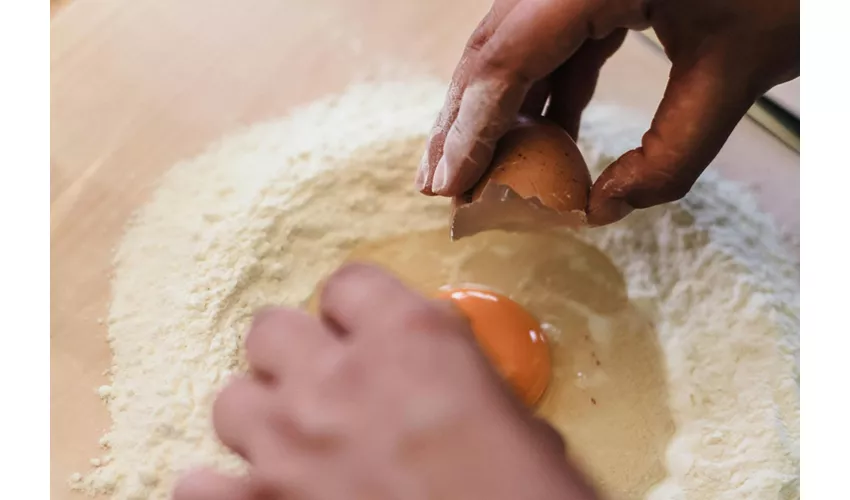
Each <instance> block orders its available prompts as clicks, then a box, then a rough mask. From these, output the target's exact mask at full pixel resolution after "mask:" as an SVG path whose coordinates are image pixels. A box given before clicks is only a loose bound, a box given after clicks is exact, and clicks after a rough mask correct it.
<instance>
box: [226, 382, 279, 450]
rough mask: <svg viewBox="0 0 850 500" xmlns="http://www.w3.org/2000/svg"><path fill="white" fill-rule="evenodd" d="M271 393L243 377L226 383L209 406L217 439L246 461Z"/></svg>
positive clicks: (263, 418) (260, 428)
mask: <svg viewBox="0 0 850 500" xmlns="http://www.w3.org/2000/svg"><path fill="white" fill-rule="evenodd" d="M269 398H271V393H270V392H269V391H268V390H267V389H266V388H265V387H264V386H262V385H260V384H259V383H257V382H256V381H254V380H251V379H250V378H247V377H238V378H236V379H234V380H233V381H232V382H230V383H229V384H228V385H227V386H226V387H225V388H224V389H223V390H222V391H221V392H220V393H219V395H218V397H217V398H216V400H215V403H213V426H214V427H215V431H216V434H218V438H219V440H221V442H222V443H223V444H224V445H225V446H227V447H228V448H230V449H231V450H233V451H234V453H236V454H238V455H240V456H241V457H242V458H245V459H246V460H250V459H251V448H252V441H253V439H254V437H255V436H256V435H257V431H260V430H262V428H263V427H264V426H265V424H266V420H267V417H268V409H267V408H268V407H267V404H266V401H268V400H269Z"/></svg>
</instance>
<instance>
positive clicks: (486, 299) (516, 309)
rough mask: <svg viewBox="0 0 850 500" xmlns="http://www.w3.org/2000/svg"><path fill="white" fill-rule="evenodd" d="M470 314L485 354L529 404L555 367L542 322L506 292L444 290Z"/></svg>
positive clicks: (442, 296)
mask: <svg viewBox="0 0 850 500" xmlns="http://www.w3.org/2000/svg"><path fill="white" fill-rule="evenodd" d="M438 298H440V299H450V300H452V301H453V302H454V304H455V305H456V306H457V307H458V309H460V310H461V312H462V313H463V314H464V315H466V316H467V318H468V319H469V321H470V324H471V326H472V331H473V333H474V334H475V338H476V340H477V341H478V344H479V345H480V346H481V349H482V350H483V351H484V354H485V355H486V356H487V357H488V359H489V360H490V362H491V363H493V365H495V367H496V369H497V370H498V371H499V373H500V374H501V375H502V377H504V378H505V379H506V380H507V381H508V383H509V384H510V385H511V386H512V387H513V389H514V391H515V392H516V394H517V395H518V396H519V397H520V399H522V400H523V401H524V402H525V403H526V404H527V405H529V406H534V405H535V404H536V403H537V402H538V401H539V400H540V397H541V396H543V392H544V391H545V390H546V386H547V385H548V384H549V377H550V376H551V371H552V366H551V361H550V359H549V349H548V346H547V345H546V338H545V337H544V335H543V330H542V329H541V327H540V323H538V322H537V320H535V319H534V317H533V316H532V315H531V314H529V312H528V311H526V310H525V309H523V307H522V306H520V305H519V304H517V303H516V302H514V301H513V300H511V299H509V298H508V297H505V296H504V295H501V294H498V293H494V292H491V291H489V290H482V289H477V288H450V289H445V290H441V291H440V293H439V294H438Z"/></svg>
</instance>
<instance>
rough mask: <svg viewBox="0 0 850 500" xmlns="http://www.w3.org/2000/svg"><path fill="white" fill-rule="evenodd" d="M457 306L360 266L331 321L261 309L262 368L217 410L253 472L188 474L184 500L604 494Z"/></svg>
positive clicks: (257, 348) (328, 290)
mask: <svg viewBox="0 0 850 500" xmlns="http://www.w3.org/2000/svg"><path fill="white" fill-rule="evenodd" d="M449 304H450V303H449V302H447V301H434V300H428V299H426V298H424V297H422V296H420V295H418V294H416V293H415V292H413V291H411V290H410V289H408V288H407V287H405V286H404V285H402V284H401V282H399V281H398V280H396V279H395V278H393V277H392V276H390V275H389V274H387V273H386V272H384V271H382V270H380V269H377V268H375V267H371V266H366V265H349V266H346V267H344V268H342V269H340V270H339V271H337V272H336V273H335V274H334V275H333V276H332V277H331V278H330V279H329V280H328V281H327V283H326V285H325V287H324V289H323V292H322V297H321V304H320V306H319V308H320V315H319V316H320V317H318V318H317V317H314V316H311V315H308V314H306V313H304V312H301V311H296V310H291V309H270V310H266V311H263V312H260V313H258V314H257V315H256V317H255V318H254V323H253V325H252V327H251V330H250V332H249V334H248V337H247V339H246V346H245V349H246V356H247V358H248V361H249V363H250V365H251V367H252V373H251V374H249V375H246V376H244V377H242V378H239V379H237V380H235V381H233V382H232V383H231V384H230V385H229V386H228V387H227V388H225V389H224V390H223V391H222V392H221V393H220V394H219V396H218V398H217V400H216V402H215V407H214V410H213V420H214V424H215V429H216V432H217V433H218V435H219V437H220V439H221V440H222V442H223V443H224V444H225V445H227V446H228V447H230V448H231V449H232V450H234V451H235V452H236V453H238V454H240V455H241V456H242V457H244V458H245V460H246V461H247V462H248V463H249V464H250V467H249V473H248V475H247V476H246V477H242V478H236V477H228V476H224V475H221V474H219V473H217V472H213V471H198V472H194V473H191V474H189V475H187V476H185V477H184V478H183V479H182V480H181V481H180V483H179V484H178V485H177V487H176V491H175V493H174V498H175V500H218V499H220V500H247V499H260V498H263V499H267V498H281V499H283V498H305V499H309V498H315V499H321V498H375V499H380V498H488V499H494V500H497V499H516V498H537V499H547V498H551V499H590V498H594V494H593V492H592V490H591V488H590V487H589V486H588V485H587V484H586V483H585V482H584V481H583V480H582V477H581V475H580V474H579V473H578V472H577V471H576V470H575V469H574V468H572V467H571V466H570V465H569V464H568V463H567V461H566V458H565V453H564V444H563V441H562V440H561V438H560V436H559V435H558V434H557V432H556V431H554V429H553V428H552V427H550V426H549V425H548V424H546V423H545V422H543V421H541V420H539V419H537V418H535V417H534V416H533V415H532V414H531V413H530V412H529V411H528V410H527V409H526V407H525V406H524V405H523V404H522V403H521V402H519V401H518V400H516V399H514V398H513V397H512V396H511V395H510V391H509V390H507V388H506V387H504V386H503V385H502V382H501V380H500V378H499V377H498V376H497V375H496V373H495V372H494V371H493V369H492V368H491V367H490V365H489V363H488V362H487V361H486V359H485V358H484V356H483V355H482V353H481V352H480V351H479V349H478V347H477V344H476V342H475V339H474V337H473V335H472V332H471V330H470V327H469V324H468V322H467V321H466V320H464V319H463V316H461V313H460V312H459V311H458V310H456V309H454V307H453V306H451V305H449Z"/></svg>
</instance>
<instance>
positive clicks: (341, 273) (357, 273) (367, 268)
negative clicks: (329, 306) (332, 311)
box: [322, 262, 385, 298]
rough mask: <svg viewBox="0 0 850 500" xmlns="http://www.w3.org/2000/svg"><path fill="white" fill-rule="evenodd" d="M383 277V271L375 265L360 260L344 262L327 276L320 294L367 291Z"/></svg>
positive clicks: (342, 294)
mask: <svg viewBox="0 0 850 500" xmlns="http://www.w3.org/2000/svg"><path fill="white" fill-rule="evenodd" d="M383 279H385V273H384V272H383V271H382V270H381V269H380V268H379V267H377V266H375V265H372V264H366V263H362V262H355V263H350V264H346V265H344V266H342V267H340V268H339V269H337V270H336V271H335V272H334V273H333V274H331V275H330V277H328V279H327V280H326V281H325V285H324V287H323V288H322V296H323V297H324V298H329V297H338V296H345V295H348V294H352V293H363V292H367V291H368V289H370V288H371V287H373V286H374V285H375V284H376V283H378V282H380V281H381V280H383Z"/></svg>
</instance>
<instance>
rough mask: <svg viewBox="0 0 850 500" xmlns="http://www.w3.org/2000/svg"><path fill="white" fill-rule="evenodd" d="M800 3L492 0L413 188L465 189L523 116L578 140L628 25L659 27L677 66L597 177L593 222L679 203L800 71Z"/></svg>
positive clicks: (590, 211)
mask: <svg viewBox="0 0 850 500" xmlns="http://www.w3.org/2000/svg"><path fill="white" fill-rule="evenodd" d="M799 22H800V4H799V2H798V1H797V0H775V1H774V0H599V1H590V0H496V1H495V3H494V4H493V7H492V8H491V10H490V12H489V13H488V14H487V16H486V17H485V18H484V19H483V20H482V21H481V23H480V24H479V26H478V28H477V29H476V30H475V32H474V33H473V34H472V37H471V38H470V39H469V41H468V42H467V46H466V49H465V50H464V53H463V56H462V57H461V60H460V62H459V64H458V66H457V68H456V69H455V73H454V76H453V78H452V83H451V86H450V88H449V91H448V94H447V96H446V101H445V104H444V106H443V109H442V110H441V112H440V114H439V116H438V118H437V122H436V124H435V126H434V128H433V130H432V132H431V136H430V138H429V140H428V145H427V147H426V152H425V155H424V157H423V159H422V164H421V166H420V169H419V172H418V173H417V178H416V185H417V187H418V189H419V190H420V191H421V192H423V193H424V194H429V195H433V194H438V195H443V196H457V195H460V194H462V193H463V192H465V191H466V190H468V189H469V188H471V187H472V186H473V185H474V184H475V182H476V181H477V180H478V179H479V178H480V177H481V176H482V174H483V173H484V171H485V170H486V168H487V166H488V165H489V163H490V160H491V158H492V155H493V150H494V148H495V145H496V142H497V141H498V140H499V138H500V137H501V136H502V135H503V134H504V133H505V132H506V131H507V130H508V128H509V127H510V126H511V124H512V123H513V121H514V119H515V117H516V115H517V113H519V112H522V113H525V114H532V115H533V114H537V115H539V114H541V113H543V110H544V105H545V103H546V101H547V98H548V99H549V105H548V108H547V109H546V111H545V115H546V117H548V118H550V119H552V120H554V121H555V122H557V123H559V124H560V125H561V126H563V127H564V128H565V129H566V130H567V132H569V133H570V135H572V136H573V138H574V139H575V138H577V135H578V128H579V120H580V118H581V112H582V111H583V109H584V108H585V107H586V106H587V104H588V102H589V101H590V98H591V97H592V95H593V92H594V89H595V87H596V82H597V79H598V76H599V72H600V69H601V67H602V65H603V64H604V63H605V61H606V60H607V59H608V58H609V57H610V56H611V55H612V54H613V53H614V52H615V51H616V50H617V49H618V48H619V47H620V45H621V44H622V43H623V40H624V39H625V36H626V32H627V30H628V29H637V30H641V29H646V28H649V27H652V28H653V29H654V31H655V33H656V35H657V36H658V38H659V40H660V41H661V43H662V45H663V46H664V48H665V51H666V53H667V55H668V57H669V58H670V60H671V62H672V69H671V71H670V78H669V81H668V84H667V89H666V91H665V93H664V97H663V99H662V101H661V104H660V106H659V107H658V110H657V111H656V114H655V118H654V119H653V121H652V125H651V127H650V129H649V131H647V132H646V134H645V135H644V136H643V140H642V143H641V146H640V147H638V148H636V149H634V150H631V151H629V152H627V153H625V154H624V155H623V156H621V157H620V158H619V159H618V160H617V161H615V162H614V163H613V164H611V165H610V166H609V167H608V168H607V169H606V170H605V171H604V172H603V173H602V174H601V175H600V177H599V178H598V179H597V180H596V182H595V183H594V185H593V188H592V190H591V193H590V198H589V201H588V207H587V211H588V222H589V223H590V224H592V225H603V224H609V223H612V222H615V221H617V220H619V219H621V218H623V217H625V216H626V215H628V214H629V213H630V212H631V211H632V210H633V209H635V208H647V207H650V206H654V205H658V204H662V203H667V202H670V201H674V200H677V199H680V198H682V197H683V196H684V195H685V194H687V192H688V191H689V190H690V188H691V186H693V184H694V182H696V180H697V178H698V177H699V175H700V174H701V173H702V172H703V170H705V168H706V167H707V166H708V164H709V163H710V162H711V160H713V159H714V157H715V156H716V155H717V153H718V152H719V151H720V148H721V147H722V146H723V144H724V143H725V142H726V140H727V139H728V137H729V135H730V134H731V133H732V130H733V129H734V127H735V125H736V124H737V123H738V122H739V121H740V119H741V118H742V117H743V116H744V114H745V113H746V112H747V110H748V109H749V107H750V106H751V105H752V104H753V103H754V102H755V100H756V99H757V98H758V97H759V96H761V95H762V94H763V93H764V92H766V91H767V90H769V89H770V88H771V87H773V86H775V85H777V84H779V83H782V82H785V81H788V80H791V79H792V78H795V77H796V76H798V75H799V72H800V25H799Z"/></svg>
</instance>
